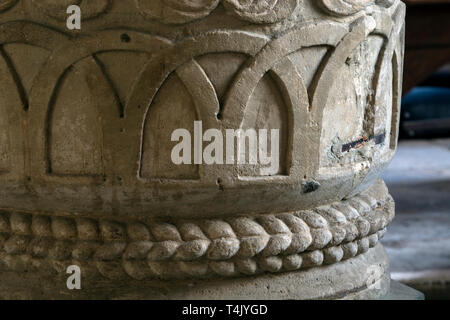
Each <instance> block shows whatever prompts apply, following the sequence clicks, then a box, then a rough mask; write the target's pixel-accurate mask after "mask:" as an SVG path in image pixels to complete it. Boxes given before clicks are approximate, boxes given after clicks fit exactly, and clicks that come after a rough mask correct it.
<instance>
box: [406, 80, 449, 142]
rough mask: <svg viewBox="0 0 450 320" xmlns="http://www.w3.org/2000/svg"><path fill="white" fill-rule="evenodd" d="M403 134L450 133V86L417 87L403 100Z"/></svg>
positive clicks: (413, 135) (442, 134) (443, 134)
mask: <svg viewBox="0 0 450 320" xmlns="http://www.w3.org/2000/svg"><path fill="white" fill-rule="evenodd" d="M400 130H401V135H403V136H407V137H417V136H433V137H437V136H448V135H450V88H445V87H429V86H425V87H416V88H414V89H412V90H411V91H410V92H409V93H408V94H407V95H406V96H404V97H403V100H402V112H401V124H400Z"/></svg>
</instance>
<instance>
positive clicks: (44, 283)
mask: <svg viewBox="0 0 450 320" xmlns="http://www.w3.org/2000/svg"><path fill="white" fill-rule="evenodd" d="M388 270H389V263H388V258H387V255H386V253H385V251H384V248H383V247H382V246H381V245H380V244H378V245H377V246H376V247H374V248H372V249H370V250H369V251H368V252H366V253H364V254H361V255H358V256H357V257H354V258H351V259H348V260H345V261H342V262H340V263H336V264H333V265H329V266H324V267H316V268H311V269H308V270H307V271H299V272H291V273H281V274H277V275H270V274H269V275H263V276H258V277H248V278H235V279H217V280H209V281H202V280H198V281H195V280H192V281H190V280H183V281H176V282H174V281H164V282H163V281H152V282H139V281H127V282H126V284H125V283H120V282H115V283H114V284H111V282H110V283H108V282H106V281H105V282H99V281H96V282H90V281H88V280H86V281H83V279H82V289H81V290H75V291H70V290H68V289H67V288H66V275H65V274H61V276H60V277H59V280H57V281H55V280H56V279H55V278H48V279H47V278H43V277H39V276H33V274H23V273H22V274H18V273H13V272H3V273H0V298H2V299H200V300H210V299H268V300H270V299H382V298H383V297H388V293H389V287H390V276H389V271H388ZM394 297H395V295H394Z"/></svg>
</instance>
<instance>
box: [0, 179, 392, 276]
mask: <svg viewBox="0 0 450 320" xmlns="http://www.w3.org/2000/svg"><path fill="white" fill-rule="evenodd" d="M393 217H394V203H393V200H392V197H391V196H390V195H389V193H388V191H387V188H386V186H385V184H384V182H382V181H381V180H379V181H377V182H376V183H375V184H374V185H373V186H372V187H371V188H370V189H368V190H367V191H365V192H363V193H361V194H360V195H358V196H355V197H353V198H351V199H349V200H344V201H340V202H336V203H333V204H331V205H327V206H322V207H317V208H315V209H314V210H303V211H297V212H288V213H281V214H271V215H255V216H241V217H230V218H224V219H204V220H186V221H176V222H172V223H166V222H150V223H143V222H140V221H130V222H127V223H121V222H118V221H110V220H108V221H107V220H94V219H87V218H67V217H56V216H49V215H38V214H29V213H21V212H10V211H1V212H0V269H4V270H13V271H19V272H25V271H27V272H28V271H29V272H33V271H38V272H45V273H49V274H52V273H53V274H54V273H55V272H57V273H64V272H65V269H66V268H67V266H69V265H71V264H76V265H79V266H80V267H81V269H82V271H83V272H84V274H85V276H87V277H99V276H100V277H106V278H110V279H120V278H123V277H131V278H134V279H138V280H143V279H155V278H159V279H174V278H193V277H194V278H197V277H209V276H211V277H212V276H237V275H255V274H258V273H262V272H273V273H274V272H282V271H294V270H300V269H304V268H309V267H314V266H320V265H323V264H332V263H336V262H339V261H341V260H343V259H348V258H351V257H354V256H356V255H358V254H361V253H364V252H366V251H367V250H369V248H371V247H373V246H375V245H376V244H377V242H378V240H379V239H380V238H381V237H382V236H383V234H384V232H385V229H386V226H387V225H388V224H389V222H390V221H391V220H392V219H393Z"/></svg>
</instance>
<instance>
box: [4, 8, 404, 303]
mask: <svg viewBox="0 0 450 320" xmlns="http://www.w3.org/2000/svg"><path fill="white" fill-rule="evenodd" d="M66 2H67V1H56V0H0V10H1V13H0V43H1V47H0V53H1V56H0V88H1V92H2V94H1V95H0V110H1V112H0V208H1V211H0V270H1V271H0V297H1V298H11V297H20V298H52V297H53V298H54V297H68V296H72V297H84V298H90V297H91V298H93V297H95V298H163V299H164V298H187V299H189V298H200V299H201V298H205V299H210V298H231V299H233V298H247V299H254V298H266V299H271V298H274V299H275V298H276V299H300V298H301V299H312V298H377V297H381V296H383V295H385V294H386V293H387V291H388V290H389V282H390V278H389V272H388V260H387V257H386V254H385V252H384V250H383V248H382V246H381V245H380V244H379V243H378V242H379V239H380V238H381V237H382V236H383V234H384V232H385V230H386V227H387V225H388V224H389V222H390V221H391V220H392V219H393V217H394V203H393V200H392V198H391V196H390V195H389V193H388V191H387V189H386V186H385V184H384V182H383V181H382V180H380V179H379V178H378V177H379V174H380V172H381V171H382V170H383V169H384V168H385V167H386V165H387V164H388V163H389V161H390V160H391V158H392V156H393V154H394V152H395V149H396V141H397V133H398V131H397V129H398V121H399V108H400V93H401V91H402V90H401V79H402V59H403V35H404V29H403V26H404V24H403V21H404V16H405V7H404V5H403V3H402V2H400V1H396V0H376V1H373V0H278V1H277V0H269V1H267V0H266V1H262V0H253V1H244V0H196V1H182V0H180V1H174V0H158V1H156V0H155V1H152V0H96V1H87V0H77V1H71V3H70V4H78V5H79V6H80V8H81V13H82V22H81V30H79V31H78V30H73V31H71V30H68V29H67V27H66V18H67V16H68V15H67V14H66V7H67V5H68V4H69V3H68V2H67V3H66ZM72 2H73V3H72ZM61 3H62V4H61ZM196 120H197V121H202V124H203V129H204V130H206V129H209V128H217V129H219V130H221V131H222V132H225V130H226V129H238V128H244V129H245V128H254V129H279V132H280V138H281V146H280V155H279V163H280V165H279V168H278V169H277V170H272V171H271V170H269V169H268V168H263V167H261V166H246V165H217V164H215V165H206V164H198V165H196V164H193V165H175V164H173V163H172V162H171V161H170V159H171V158H170V156H171V150H172V148H173V146H174V145H175V144H176V142H172V141H171V133H172V132H173V130H175V129H177V128H187V129H189V130H191V131H192V130H193V123H194V121H196ZM262 169H264V170H262ZM70 265H77V266H79V267H80V268H81V272H82V290H79V291H76V290H75V291H69V290H68V289H67V288H66V279H67V276H68V275H67V274H66V268H67V267H68V266H70Z"/></svg>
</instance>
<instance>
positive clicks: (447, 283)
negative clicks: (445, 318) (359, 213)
mask: <svg viewBox="0 0 450 320" xmlns="http://www.w3.org/2000/svg"><path fill="white" fill-rule="evenodd" d="M383 178H384V179H385V181H386V183H387V185H388V187H389V190H390V192H391V194H392V195H393V197H394V199H395V201H396V214H397V215H396V218H395V220H394V222H393V223H392V224H391V225H390V227H389V230H388V233H387V234H386V236H385V238H384V239H383V243H384V245H385V247H386V250H387V252H388V254H389V256H390V259H391V272H392V277H393V279H395V280H399V281H403V282H405V283H407V284H409V285H411V286H413V287H415V288H417V289H419V290H422V291H425V294H426V295H428V298H444V297H447V298H449V297H450V139H441V140H406V141H401V142H400V144H399V148H398V151H397V155H396V156H395V158H394V160H393V161H392V163H391V165H390V167H389V168H388V170H387V171H386V172H385V173H384V174H383Z"/></svg>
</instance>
